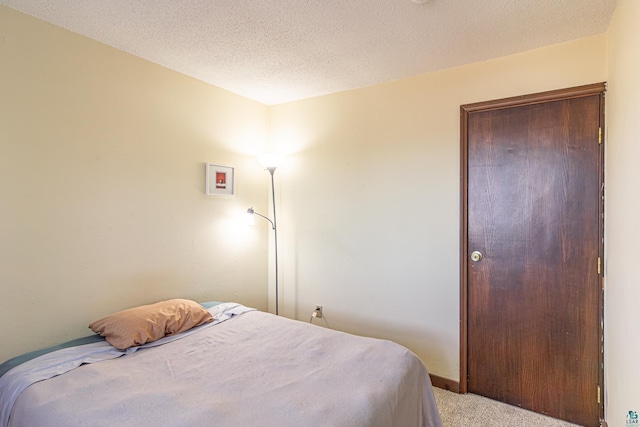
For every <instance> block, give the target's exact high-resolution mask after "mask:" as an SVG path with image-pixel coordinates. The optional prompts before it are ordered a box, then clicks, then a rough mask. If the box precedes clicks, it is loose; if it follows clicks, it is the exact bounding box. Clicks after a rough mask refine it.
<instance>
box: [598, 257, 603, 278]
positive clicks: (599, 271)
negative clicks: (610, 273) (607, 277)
mask: <svg viewBox="0 0 640 427" xmlns="http://www.w3.org/2000/svg"><path fill="white" fill-rule="evenodd" d="M598 274H602V258H600V257H598Z"/></svg>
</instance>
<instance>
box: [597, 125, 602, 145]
mask: <svg viewBox="0 0 640 427" xmlns="http://www.w3.org/2000/svg"><path fill="white" fill-rule="evenodd" d="M598 144H602V126H600V127H598Z"/></svg>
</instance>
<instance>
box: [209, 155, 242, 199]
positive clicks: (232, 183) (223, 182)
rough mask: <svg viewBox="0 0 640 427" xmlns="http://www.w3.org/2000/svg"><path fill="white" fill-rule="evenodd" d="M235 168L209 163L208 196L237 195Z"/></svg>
mask: <svg viewBox="0 0 640 427" xmlns="http://www.w3.org/2000/svg"><path fill="white" fill-rule="evenodd" d="M235 178H236V177H235V168H234V167H231V166H221V165H214V164H213V163H207V173H206V179H207V183H206V194H207V196H235V194H236V180H235Z"/></svg>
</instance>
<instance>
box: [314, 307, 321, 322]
mask: <svg viewBox="0 0 640 427" xmlns="http://www.w3.org/2000/svg"><path fill="white" fill-rule="evenodd" d="M315 313H316V317H317V318H318V319H322V306H321V305H316V311H315Z"/></svg>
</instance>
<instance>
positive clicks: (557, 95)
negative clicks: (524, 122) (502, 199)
mask: <svg viewBox="0 0 640 427" xmlns="http://www.w3.org/2000/svg"><path fill="white" fill-rule="evenodd" d="M605 90H606V84H605V83H595V84H590V85H584V86H578V87H573V88H568V89H560V90H553V91H547V92H541V93H536V94H531V95H524V96H517V97H511V98H504V99H498V100H493V101H486V102H479V103H474V104H466V105H462V106H461V107H460V146H461V160H460V161H461V165H460V171H461V173H460V194H461V201H460V209H461V211H460V224H461V227H460V387H459V391H460V393H467V392H468V366H467V364H468V345H467V344H468V295H469V288H468V274H469V271H468V257H469V247H468V190H469V187H468V164H469V158H468V118H469V114H471V113H474V112H479V111H488V110H495V109H503V108H510V107H518V106H524V105H532V104H539V103H545V102H550V101H557V100H562V99H570V98H577V97H582V96H591V95H596V94H600V95H602V96H601V106H600V112H601V113H600V114H601V117H600V124H601V141H600V142H601V144H602V145H601V148H600V159H599V160H600V177H599V180H600V188H601V197H600V206H599V211H600V221H599V227H598V233H599V242H600V245H599V249H598V254H599V259H600V260H601V265H602V267H599V280H600V282H601V284H602V290H601V292H600V293H599V307H598V311H599V316H600V322H599V324H600V328H599V331H598V335H599V338H598V340H599V343H600V351H599V356H598V357H599V360H598V367H599V378H600V387H601V390H600V397H599V404H600V419H601V420H603V419H604V396H605V391H604V389H603V386H604V285H603V283H604V267H603V266H604V149H603V147H604V92H605Z"/></svg>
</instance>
